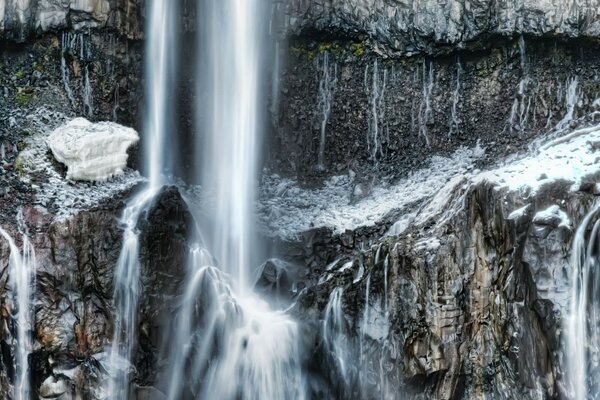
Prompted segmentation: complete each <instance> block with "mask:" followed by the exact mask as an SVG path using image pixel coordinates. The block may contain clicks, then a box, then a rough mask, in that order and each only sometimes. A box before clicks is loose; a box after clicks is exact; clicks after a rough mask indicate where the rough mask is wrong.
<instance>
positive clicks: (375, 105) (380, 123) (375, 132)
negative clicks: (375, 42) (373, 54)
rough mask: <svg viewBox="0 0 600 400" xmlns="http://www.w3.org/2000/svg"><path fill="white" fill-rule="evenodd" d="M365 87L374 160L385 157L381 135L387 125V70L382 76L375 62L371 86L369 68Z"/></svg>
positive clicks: (366, 73) (371, 151)
mask: <svg viewBox="0 0 600 400" xmlns="http://www.w3.org/2000/svg"><path fill="white" fill-rule="evenodd" d="M365 86H366V90H367V92H368V93H369V94H370V96H369V108H370V116H369V130H368V134H367V149H368V150H369V153H370V156H371V159H372V160H375V159H376V158H377V156H378V155H383V148H382V145H381V133H382V131H383V130H384V125H385V89H386V86H387V69H384V70H383V72H382V73H381V74H380V72H379V62H378V61H377V59H376V60H375V61H374V62H373V73H372V76H371V85H368V66H367V70H366V71H365Z"/></svg>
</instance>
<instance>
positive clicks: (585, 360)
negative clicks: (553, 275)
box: [565, 203, 600, 400]
mask: <svg viewBox="0 0 600 400" xmlns="http://www.w3.org/2000/svg"><path fill="white" fill-rule="evenodd" d="M599 213H600V203H597V204H596V205H595V206H594V207H593V208H592V210H591V211H590V212H589V213H588V214H587V215H586V216H585V218H584V219H583V221H582V222H581V224H580V225H579V227H578V228H577V232H576V233H575V237H574V239H573V249H572V253H571V267H572V273H571V296H572V297H571V303H570V313H569V315H567V317H566V318H565V321H566V325H567V326H566V332H567V353H566V354H567V377H568V382H569V389H570V391H571V396H572V398H573V399H574V400H586V399H588V398H595V397H594V396H593V395H594V394H596V393H598V392H599V391H600V379H598V377H599V376H600V367H599V366H598V363H597V361H596V360H598V357H600V315H598V309H599V306H600V304H599V299H600V273H598V268H599V267H600V219H598V216H599ZM594 220H596V221H595V222H593V221H594ZM592 223H593V225H592ZM590 229H591V232H590Z"/></svg>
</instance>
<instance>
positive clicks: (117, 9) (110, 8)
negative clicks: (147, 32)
mask: <svg viewBox="0 0 600 400" xmlns="http://www.w3.org/2000/svg"><path fill="white" fill-rule="evenodd" d="M143 11H144V2H143V1H140V0H68V1H64V0H1V1H0V36H2V37H4V38H5V39H11V40H15V41H19V42H22V41H24V40H26V39H27V38H28V37H29V36H31V35H32V34H36V33H37V34H39V33H43V32H48V31H59V30H84V29H95V28H98V29H106V30H114V31H116V32H118V33H120V34H122V35H124V36H126V37H128V38H130V39H139V38H141V37H142V35H143V19H142V13H143Z"/></svg>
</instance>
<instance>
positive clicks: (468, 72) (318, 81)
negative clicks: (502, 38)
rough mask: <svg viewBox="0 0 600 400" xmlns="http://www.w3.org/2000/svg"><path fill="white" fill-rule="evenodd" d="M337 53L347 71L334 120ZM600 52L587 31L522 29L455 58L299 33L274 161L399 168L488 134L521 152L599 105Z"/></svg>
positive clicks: (307, 172)
mask: <svg viewBox="0 0 600 400" xmlns="http://www.w3.org/2000/svg"><path fill="white" fill-rule="evenodd" d="M326 56H327V57H328V69H329V74H330V80H332V79H333V76H335V77H336V79H337V81H336V82H335V85H334V88H333V89H332V92H333V94H332V100H331V103H330V104H329V113H328V115H327V119H324V117H323V115H324V111H323V110H324V109H327V108H326V106H325V105H324V103H323V101H322V99H323V95H322V92H323V90H322V88H323V81H324V76H325V72H324V70H325V67H324V59H325V57H326ZM598 60H600V47H598V45H597V44H594V43H587V42H583V41H580V42H572V43H567V44H563V43H560V42H557V41H554V40H525V41H523V42H521V44H519V41H518V40H515V41H513V42H511V43H508V44H506V43H505V44H498V45H497V47H495V48H493V49H491V50H489V51H482V52H477V53H470V52H464V53H457V54H456V55H455V56H453V57H445V58H444V57H438V58H424V57H411V58H405V57H400V58H383V57H381V56H379V55H377V54H376V53H374V52H369V50H368V48H367V47H365V46H364V44H363V43H362V42H357V41H350V42H347V41H340V40H335V39H334V40H331V41H313V40H312V39H302V40H299V41H295V42H292V43H291V47H290V59H289V62H288V65H287V67H286V69H285V70H284V72H283V74H282V78H281V81H280V89H279V93H280V95H279V98H278V104H279V111H278V112H277V113H275V114H274V115H273V116H272V117H273V126H274V129H273V134H272V135H271V138H272V142H271V153H270V154H269V155H270V162H271V166H272V167H273V168H274V170H275V171H276V172H279V173H281V172H283V173H287V174H291V175H293V176H296V177H297V178H298V179H299V180H301V181H309V182H310V181H314V180H316V179H317V178H318V177H322V176H327V175H335V174H339V173H343V172H346V171H348V170H354V171H355V172H357V171H361V170H368V169H373V168H375V169H379V170H381V171H380V173H379V175H381V174H382V173H383V174H386V173H387V174H390V175H396V176H397V175H401V174H405V173H406V172H407V171H411V170H413V169H414V168H416V167H419V166H421V165H422V163H423V162H427V160H428V156H429V155H431V154H440V155H447V154H449V152H452V151H454V150H455V149H456V148H458V147H459V146H469V147H471V146H474V145H475V143H476V142H478V141H480V142H481V143H482V145H483V146H485V147H488V148H489V149H490V152H489V155H490V156H491V158H492V159H494V158H496V157H497V156H498V155H505V154H510V153H512V152H514V151H515V150H516V149H520V148H521V146H523V145H525V144H526V143H527V142H528V141H530V140H531V138H532V137H534V136H537V135H539V134H540V133H541V132H546V131H548V130H549V129H552V128H553V127H555V126H557V125H559V124H562V125H564V124H568V123H569V121H568V120H569V119H570V118H566V117H568V116H569V115H570V116H571V117H574V118H577V117H578V116H581V115H584V114H585V113H587V112H588V111H592V110H594V106H593V104H594V101H595V100H596V99H597V98H598V97H600V81H599V80H598V76H599V75H598V74H599V72H600V70H599V69H598ZM571 111H572V113H571V114H570V112H571ZM565 121H566V122H565ZM323 127H324V133H325V135H324V137H325V143H324V156H323V159H324V162H323V164H324V168H319V167H318V157H319V150H320V145H321V140H322V139H321V138H322V133H323Z"/></svg>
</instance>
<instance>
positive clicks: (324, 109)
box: [317, 51, 337, 170]
mask: <svg viewBox="0 0 600 400" xmlns="http://www.w3.org/2000/svg"><path fill="white" fill-rule="evenodd" d="M322 58H323V60H322V61H321V62H318V63H317V64H321V65H320V66H318V67H319V69H320V70H321V71H322V73H321V78H320V80H319V109H320V110H321V136H320V141H319V156H318V164H317V168H319V169H320V170H325V140H326V132H327V122H328V121H329V114H330V113H331V106H332V103H333V94H334V92H335V87H336V85H337V63H334V64H333V67H330V65H329V52H328V51H325V52H324V53H323V57H322Z"/></svg>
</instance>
